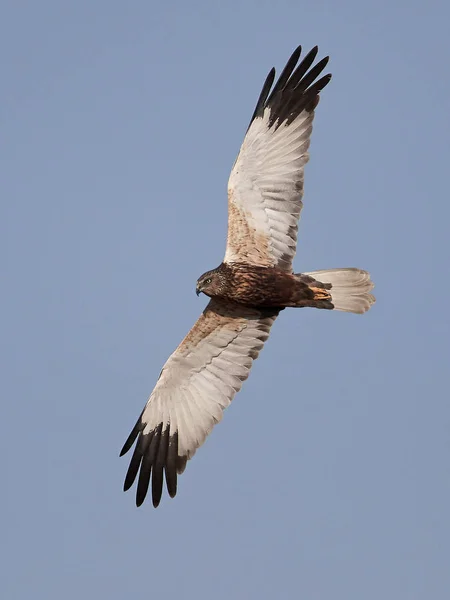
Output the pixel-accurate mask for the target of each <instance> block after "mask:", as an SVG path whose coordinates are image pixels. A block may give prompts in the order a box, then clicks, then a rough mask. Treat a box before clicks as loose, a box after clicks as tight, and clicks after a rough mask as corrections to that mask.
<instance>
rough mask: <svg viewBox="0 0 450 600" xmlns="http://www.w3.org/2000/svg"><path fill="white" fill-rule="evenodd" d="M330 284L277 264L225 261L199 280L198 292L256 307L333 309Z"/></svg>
mask: <svg viewBox="0 0 450 600" xmlns="http://www.w3.org/2000/svg"><path fill="white" fill-rule="evenodd" d="M330 288H331V285H330V284H325V283H322V282H320V281H316V280H315V279H314V278H313V277H310V276H308V275H302V274H297V275H295V274H293V273H287V272H286V271H282V270H281V269H277V268H274V267H259V266H256V265H251V264H247V263H231V264H226V263H222V264H221V265H219V267H217V269H214V270H212V271H208V272H207V273H204V274H203V275H202V276H201V277H200V278H199V279H198V281H197V288H196V292H197V295H198V294H200V292H203V293H204V294H206V295H207V296H209V297H210V298H216V299H219V300H224V301H229V302H237V303H238V304H244V305H246V306H253V307H255V308H259V307H268V308H278V309H282V308H287V307H305V306H310V307H314V308H328V309H333V308H334V306H333V304H332V302H331V294H330V292H329V291H328V290H329V289H330Z"/></svg>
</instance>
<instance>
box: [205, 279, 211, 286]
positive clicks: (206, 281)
mask: <svg viewBox="0 0 450 600" xmlns="http://www.w3.org/2000/svg"><path fill="white" fill-rule="evenodd" d="M210 283H211V277H208V279H205V284H206V285H208V284H210Z"/></svg>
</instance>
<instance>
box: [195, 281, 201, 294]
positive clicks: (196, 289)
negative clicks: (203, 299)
mask: <svg viewBox="0 0 450 600" xmlns="http://www.w3.org/2000/svg"><path fill="white" fill-rule="evenodd" d="M201 291H202V290H201V289H200V286H199V285H198V284H197V286H196V288H195V293H196V294H197V296H200V292H201Z"/></svg>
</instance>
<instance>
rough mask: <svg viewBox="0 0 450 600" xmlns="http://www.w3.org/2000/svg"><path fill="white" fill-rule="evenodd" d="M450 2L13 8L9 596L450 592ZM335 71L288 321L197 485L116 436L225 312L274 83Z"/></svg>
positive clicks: (5, 148) (279, 326)
mask: <svg viewBox="0 0 450 600" xmlns="http://www.w3.org/2000/svg"><path fill="white" fill-rule="evenodd" d="M448 20H449V10H448V6H447V3H445V2H443V1H442V2H433V1H428V2H425V1H423V2H406V1H403V2H402V1H397V2H392V1H389V2H387V1H386V0H384V1H381V2H374V1H370V2H366V3H361V2H356V1H355V0H353V1H345V0H344V1H342V2H339V3H337V2H335V1H333V0H325V1H320V0H314V1H312V0H305V1H303V2H299V1H298V0H296V1H295V2H294V1H288V0H279V1H278V2H276V3H275V2H273V1H272V2H267V1H263V0H259V1H256V0H253V1H250V0H247V1H245V2H238V1H236V0H234V1H231V0H230V1H228V2H214V1H212V0H203V1H200V0H197V1H193V2H182V1H181V0H178V1H176V2H166V3H162V2H161V3H156V2H144V1H131V2H127V3H126V2H118V1H108V2H107V1H106V0H99V1H96V2H88V1H87V0H83V1H81V0H78V1H77V2H67V1H59V2H57V1H56V0H54V1H50V0H42V1H41V2H31V1H19V2H12V1H7V2H4V3H3V4H2V9H1V18H0V57H1V58H0V60H1V63H2V64H1V79H0V86H1V104H0V111H1V122H0V131H1V144H0V164H1V199H0V201H1V232H0V244H1V249H0V250H1V257H2V261H1V262H2V265H3V266H2V286H1V289H2V292H1V297H0V303H1V315H2V324H1V338H2V345H1V356H0V360H1V365H2V379H1V381H2V419H1V424H0V444H1V447H0V449H1V452H0V457H1V459H0V460H1V463H2V464H1V472H2V481H3V493H2V494H1V498H0V505H1V506H0V514H1V515H2V521H4V522H3V524H2V535H1V537H2V545H3V548H4V552H3V554H4V556H3V558H2V564H3V566H4V567H5V572H6V576H5V577H3V578H2V582H1V583H0V586H1V588H4V589H3V592H2V594H1V595H2V598H5V599H7V600H16V599H18V600H22V599H28V598H39V599H40V598H42V599H46V600H48V599H50V600H53V599H59V598H64V599H65V600H72V599H73V600H75V599H77V600H78V599H79V598H108V600H119V599H120V600H122V599H123V598H134V599H136V600H140V599H141V598H142V599H144V598H155V597H158V598H161V597H162V598H177V597H182V598H195V599H197V600H198V599H210V598H214V599H215V600H221V599H225V598H226V599H228V598H230V597H231V598H237V599H248V598H251V599H253V598H255V599H265V598H274V597H277V598H287V597H294V598H297V597H298V598H308V600H316V599H317V600H319V599H325V598H333V599H338V600H339V599H343V600H344V599H345V600H353V599H354V600H360V599H361V598H364V600H379V599H380V598H395V599H396V600H403V599H405V600H414V599H429V598H445V597H447V596H448V594H449V590H450V570H449V568H448V557H449V555H450V541H449V540H450V520H449V513H448V507H449V506H450V469H449V464H450V433H449V432H450V409H449V396H448V383H447V382H448V371H449V365H450V360H449V359H450V352H449V342H448V338H449V333H450V331H449V328H450V327H449V313H448V302H449V294H450V284H449V280H450V278H449V268H448V258H449V256H448V254H449V253H448V248H449V243H448V221H449V218H450V209H449V190H448V172H449V159H450V156H449V142H448V138H449V134H450V127H449V116H448V115H449V110H448V107H449V95H450V85H449V78H448V58H449V55H450V40H449V36H448ZM298 43H302V44H303V45H304V47H305V49H306V50H308V49H309V48H310V47H312V46H314V45H315V44H319V47H320V56H323V55H326V54H330V55H331V63H330V71H332V73H333V80H332V82H331V84H330V85H329V86H328V87H327V88H326V90H325V92H324V93H323V97H322V101H321V104H320V106H319V109H318V113H317V117H316V121H315V128H314V133H313V139H312V145H311V161H310V163H309V165H308V166H307V168H306V183H305V199H304V200H305V207H304V210H303V214H302V220H301V226H300V237H299V247H298V257H297V259H296V263H295V267H296V270H298V271H300V270H307V271H309V270H313V269H319V268H327V267H338V266H341V267H343V266H358V267H362V268H366V269H368V270H369V271H370V272H371V274H372V277H373V279H374V280H375V282H376V290H375V292H376V295H377V304H376V305H375V307H374V308H373V309H372V310H371V311H370V312H369V313H368V314H366V315H365V316H363V317H359V316H355V315H347V314H337V313H334V314H333V313H327V312H325V311H313V310H310V311H306V310H305V311H289V312H288V311H286V312H285V313H284V314H282V315H281V317H280V318H279V320H278V321H277V323H276V325H275V326H274V328H273V330H272V335H271V338H270V340H269V342H268V344H267V345H266V347H265V349H264V351H263V353H262V355H261V357H260V359H259V360H258V361H257V362H256V363H255V365H254V369H253V371H252V374H251V376H250V379H249V381H248V382H247V383H245V385H244V387H243V390H242V392H241V393H240V394H239V395H238V396H237V397H236V399H235V401H234V402H233V404H232V406H231V407H230V408H229V409H228V410H227V411H226V413H225V417H224V420H223V422H222V423H221V424H220V425H219V426H218V427H217V428H216V429H215V430H214V432H213V434H212V435H211V437H210V438H209V439H208V440H207V442H206V443H205V445H204V447H203V448H202V449H201V450H200V451H199V452H198V454H197V455H196V456H195V459H194V460H192V461H191V462H190V463H189V464H188V468H187V470H186V473H185V474H184V475H183V476H182V477H181V479H180V482H179V492H178V496H177V498H176V499H175V500H170V499H169V498H168V497H167V496H165V498H164V500H163V502H162V504H161V506H160V508H159V509H158V510H157V511H154V510H153V508H152V507H151V503H146V505H145V506H144V507H142V508H141V509H139V510H138V509H136V508H135V506H134V493H128V494H123V493H122V491H121V487H122V483H123V477H124V474H125V471H126V467H127V464H128V457H127V458H126V459H121V460H119V458H118V452H119V450H120V447H121V445H122V444H123V442H124V441H125V439H126V437H127V435H128V433H129V431H130V429H131V427H132V426H133V424H134V422H135V420H136V418H137V417H138V415H139V413H140V411H141V409H142V407H143V405H144V403H145V401H146V399H147V397H148V394H149V393H150V391H151V390H152V388H153V385H154V383H155V381H156V378H157V376H158V374H159V371H160V369H161V367H162V365H163V363H164V362H165V360H166V358H167V357H168V355H169V354H170V353H171V352H172V351H173V349H174V348H175V347H176V345H177V344H178V343H179V341H180V340H181V338H182V337H183V335H184V334H185V333H186V332H187V331H188V329H189V328H190V327H191V325H192V324H193V323H194V321H195V319H196V318H197V317H198V315H199V314H200V312H201V310H202V309H203V307H204V305H205V303H206V299H205V298H204V297H201V298H200V299H199V298H197V297H196V295H195V293H194V288H195V281H196V279H197V277H198V276H199V275H200V274H201V273H202V272H204V271H205V270H207V269H210V268H213V267H215V266H217V265H218V264H219V263H220V261H221V259H222V257H223V253H224V248H225V236H226V183H227V179H228V175H229V171H230V168H231V165H232V163H233V161H234V159H235V156H236V154H237V152H238V149H239V146H240V144H241V141H242V138H243V135H244V132H245V129H246V127H247V124H248V121H249V118H250V116H251V113H252V111H253V108H254V104H255V102H256V99H257V97H258V94H259V91H260V87H261V85H262V82H263V81H264V78H265V76H266V74H267V72H268V71H269V69H270V68H271V67H272V66H274V65H275V66H276V67H277V70H278V72H280V69H281V68H282V67H283V66H284V63H285V61H286V60H287V58H288V57H289V55H290V53H291V51H292V50H293V49H294V47H295V46H296V45H297V44H298Z"/></svg>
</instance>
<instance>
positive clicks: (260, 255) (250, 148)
mask: <svg viewBox="0 0 450 600" xmlns="http://www.w3.org/2000/svg"><path fill="white" fill-rule="evenodd" d="M270 111H271V109H270V108H266V109H265V110H264V114H263V117H262V118H261V117H257V118H256V119H255V120H254V121H253V123H252V124H251V126H250V128H249V130H248V132H247V135H246V136H245V139H244V142H243V144H242V147H241V151H240V153H239V156H238V158H237V160H236V163H235V165H234V167H233V170H232V172H231V175H230V179H229V182H228V210H229V229H228V239H227V248H226V252H225V258H224V262H227V263H232V262H250V263H252V264H256V265H260V266H268V267H269V266H270V267H278V268H280V269H283V270H287V271H291V270H292V260H293V258H294V255H295V251H296V246H297V229H298V219H299V216H300V211H301V209H302V196H303V171H304V166H305V164H306V163H307V162H308V160H309V154H308V148H309V143H310V136H311V132H312V121H313V117H314V113H313V112H307V111H306V110H303V111H302V112H301V113H300V114H299V115H298V116H297V118H296V119H295V120H294V121H293V122H292V123H289V124H288V123H287V122H284V123H282V124H281V125H280V126H279V127H277V126H276V123H275V124H273V125H272V127H270Z"/></svg>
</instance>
